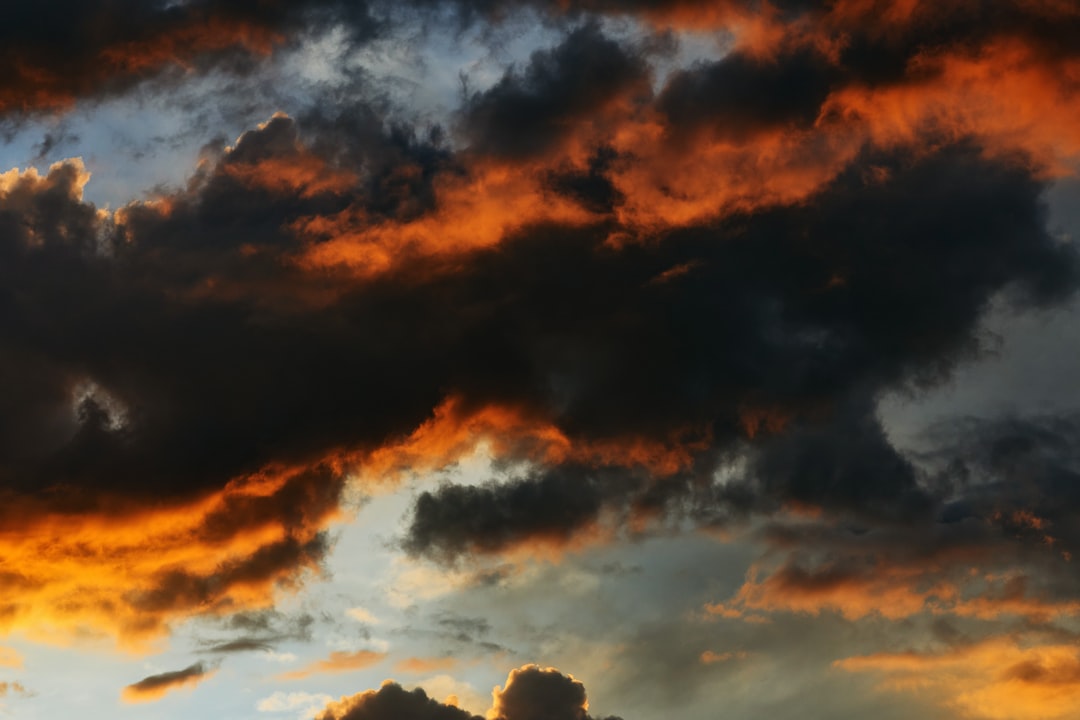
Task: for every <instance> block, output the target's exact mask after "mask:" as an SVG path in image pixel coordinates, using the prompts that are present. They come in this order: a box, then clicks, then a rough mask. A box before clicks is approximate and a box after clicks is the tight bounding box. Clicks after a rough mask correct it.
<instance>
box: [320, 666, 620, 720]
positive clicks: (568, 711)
mask: <svg viewBox="0 0 1080 720" xmlns="http://www.w3.org/2000/svg"><path fill="white" fill-rule="evenodd" d="M587 708H588V703H587V701H586V697H585V686H584V685H582V684H581V683H580V682H578V681H576V680H574V679H573V678H572V677H569V676H567V675H564V674H562V673H561V672H559V671H558V670H556V669H554V668H546V669H545V668H540V667H538V666H536V665H526V666H523V667H521V668H519V669H517V670H512V671H511V672H510V676H509V677H508V678H507V680H506V686H505V687H504V688H498V689H496V691H495V693H494V706H493V707H492V708H491V710H490V711H489V712H488V715H487V717H489V718H494V719H495V720H592V717H591V716H590V715H589V714H588V712H587ZM390 718H395V719H398V718H409V719H410V720H478V716H474V715H470V714H469V713H467V712H465V711H464V710H461V709H459V708H457V707H454V706H451V705H444V704H442V703H439V702H437V701H435V700H433V699H431V698H429V697H428V696H427V694H426V693H425V692H424V690H423V689H421V688H416V689H415V690H412V691H408V690H405V689H404V688H402V687H401V686H400V685H398V684H397V683H394V682H389V681H388V682H386V683H384V684H383V686H382V687H381V688H379V689H378V690H368V691H367V692H364V693H360V694H358V695H353V696H352V697H350V698H344V699H343V700H342V701H341V702H339V703H332V704H331V705H330V706H329V707H328V708H327V709H326V711H325V712H323V713H322V714H321V715H318V716H317V720H390ZM607 720H618V719H617V718H607Z"/></svg>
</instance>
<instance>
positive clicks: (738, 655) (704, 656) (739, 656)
mask: <svg viewBox="0 0 1080 720" xmlns="http://www.w3.org/2000/svg"><path fill="white" fill-rule="evenodd" d="M747 657H748V655H747V653H746V652H745V651H743V650H740V651H739V652H724V653H715V652H713V651H712V650H706V651H705V652H703V653H701V657H700V660H701V662H702V664H704V665H716V664H717V663H725V662H728V661H729V660H745V659H746V658H747Z"/></svg>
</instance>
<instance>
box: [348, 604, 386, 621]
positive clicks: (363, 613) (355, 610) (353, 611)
mask: <svg viewBox="0 0 1080 720" xmlns="http://www.w3.org/2000/svg"><path fill="white" fill-rule="evenodd" d="M345 614H346V615H348V616H349V617H351V618H352V619H353V620H355V621H357V622H361V623H366V624H368V625H378V624H379V622H380V621H379V618H377V617H375V616H374V615H372V614H371V612H370V611H369V610H365V609H364V608H362V607H351V608H349V609H348V610H346V611H345Z"/></svg>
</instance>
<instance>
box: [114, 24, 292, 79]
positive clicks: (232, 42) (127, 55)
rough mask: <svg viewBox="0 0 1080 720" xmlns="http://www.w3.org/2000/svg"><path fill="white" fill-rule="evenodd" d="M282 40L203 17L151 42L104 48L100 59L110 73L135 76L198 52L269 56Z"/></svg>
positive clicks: (249, 27)
mask: <svg viewBox="0 0 1080 720" xmlns="http://www.w3.org/2000/svg"><path fill="white" fill-rule="evenodd" d="M284 40H285V38H284V37H283V36H281V35H278V34H276V33H272V32H270V31H268V30H266V29H265V28H261V27H257V26H253V25H249V24H246V23H243V22H239V21H235V20H226V19H223V18H215V17H211V18H205V19H202V20H201V21H199V22H196V23H193V24H191V25H187V26H183V27H178V28H175V29H173V30H172V31H171V32H167V33H163V34H162V35H159V36H157V37H154V38H153V39H151V40H144V41H139V42H128V43H122V44H119V45H114V46H111V47H108V48H105V49H104V50H103V51H102V52H101V59H102V60H103V61H104V63H105V65H106V66H107V67H109V68H110V69H112V70H113V71H115V72H117V73H121V74H136V73H141V72H146V71H149V70H155V69H157V68H159V67H162V66H164V65H167V64H169V63H176V64H179V65H184V64H185V63H186V62H187V61H188V60H189V59H190V58H193V57H195V56H196V55H198V54H200V53H205V52H213V51H220V50H227V49H229V48H243V49H244V50H246V51H248V52H252V53H256V54H259V55H269V54H270V53H271V51H273V49H274V46H275V45H277V44H280V43H281V42H283V41H284Z"/></svg>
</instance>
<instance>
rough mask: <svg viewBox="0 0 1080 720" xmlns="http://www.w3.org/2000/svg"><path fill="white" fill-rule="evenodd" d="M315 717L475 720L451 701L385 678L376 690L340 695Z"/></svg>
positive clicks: (327, 719)
mask: <svg viewBox="0 0 1080 720" xmlns="http://www.w3.org/2000/svg"><path fill="white" fill-rule="evenodd" d="M316 717H317V719H318V720H383V718H385V719H386V720H390V718H399V717H410V718H416V720H478V718H477V716H475V715H470V714H469V713H467V712H465V711H464V710H461V709H459V708H456V707H453V706H451V705H443V704H442V703H439V702H437V701H435V700H432V699H431V698H429V697H428V696H427V694H426V693H425V692H424V691H423V690H422V689H420V688H417V689H415V690H413V691H411V692H410V691H407V690H405V689H404V688H402V687H401V686H400V685H398V684H397V683H394V682H391V681H387V682H385V683H383V686H382V687H381V688H379V689H378V690H368V691H367V692H364V693H360V694H358V695H353V696H352V697H348V698H342V699H341V701H340V702H336V703H330V705H328V706H327V708H326V710H324V711H323V713H322V714H320V715H318V716H316Z"/></svg>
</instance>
